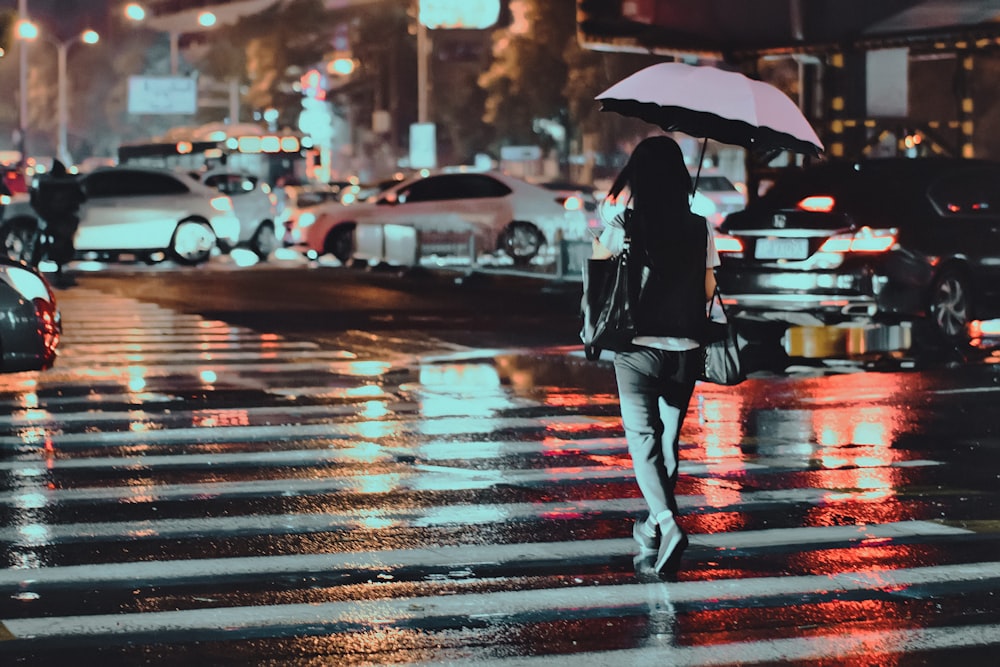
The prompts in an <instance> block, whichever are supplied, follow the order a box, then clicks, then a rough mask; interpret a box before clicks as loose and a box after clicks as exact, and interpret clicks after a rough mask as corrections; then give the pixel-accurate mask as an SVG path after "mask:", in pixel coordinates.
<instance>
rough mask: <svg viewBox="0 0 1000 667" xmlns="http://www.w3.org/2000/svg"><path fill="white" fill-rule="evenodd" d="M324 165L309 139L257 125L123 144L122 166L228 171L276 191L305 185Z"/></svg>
mask: <svg viewBox="0 0 1000 667" xmlns="http://www.w3.org/2000/svg"><path fill="white" fill-rule="evenodd" d="M318 160H319V152H318V151H317V150H315V149H313V148H312V147H311V145H310V141H309V138H308V137H303V136H302V135H300V134H295V133H289V132H284V133H281V132H268V131H267V130H266V129H264V128H262V127H258V126H256V125H252V124H248V123H241V124H234V125H224V124H220V123H210V124H209V125H203V126H198V127H177V128H174V129H172V130H170V131H169V132H167V133H166V134H164V135H162V136H160V137H157V138H154V139H150V140H147V141H140V142H132V143H126V144H122V145H121V146H120V147H119V148H118V163H119V164H131V165H141V166H151V167H165V168H168V169H184V170H186V171H198V170H201V169H206V168H214V167H220V166H225V167H226V169H229V170H232V171H237V172H242V173H247V174H251V175H253V176H256V177H258V178H260V179H261V180H263V181H264V182H265V183H268V184H269V185H271V186H272V187H274V186H279V187H280V186H284V185H292V184H296V183H305V182H308V181H309V180H310V175H311V172H312V171H313V170H314V168H315V165H316V164H317V163H318Z"/></svg>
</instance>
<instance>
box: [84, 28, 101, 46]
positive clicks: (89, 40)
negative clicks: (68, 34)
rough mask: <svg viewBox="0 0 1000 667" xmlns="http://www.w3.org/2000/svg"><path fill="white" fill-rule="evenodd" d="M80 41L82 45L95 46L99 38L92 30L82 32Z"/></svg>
mask: <svg viewBox="0 0 1000 667" xmlns="http://www.w3.org/2000/svg"><path fill="white" fill-rule="evenodd" d="M80 39H82V40H83V43H84V44H97V42H98V41H99V40H100V39H101V36H100V35H98V34H97V32H95V31H94V30H84V31H83V34H82V35H80Z"/></svg>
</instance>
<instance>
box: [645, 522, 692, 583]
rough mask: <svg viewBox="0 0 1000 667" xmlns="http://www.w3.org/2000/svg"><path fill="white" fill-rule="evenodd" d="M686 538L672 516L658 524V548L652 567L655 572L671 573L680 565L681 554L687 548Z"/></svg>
mask: <svg viewBox="0 0 1000 667" xmlns="http://www.w3.org/2000/svg"><path fill="white" fill-rule="evenodd" d="M687 545H688V538H687V535H685V534H684V531H683V530H681V527H680V526H678V525H677V522H676V521H674V518H673V517H670V518H669V519H668V520H666V521H664V522H663V523H661V524H660V548H659V551H658V552H657V555H656V563H654V564H653V569H654V570H656V573H657V574H660V575H663V574H671V573H673V572H676V571H677V568H678V567H679V566H680V561H681V554H682V553H684V549H686V548H687Z"/></svg>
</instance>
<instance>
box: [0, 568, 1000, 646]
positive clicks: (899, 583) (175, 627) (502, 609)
mask: <svg viewBox="0 0 1000 667" xmlns="http://www.w3.org/2000/svg"><path fill="white" fill-rule="evenodd" d="M998 572H1000V562H990V563H975V564H967V565H966V564H963V565H937V566H932V567H918V568H905V569H899V570H878V571H863V572H841V573H838V574H834V575H830V576H815V575H812V576H808V575H807V576H786V577H756V578H750V579H722V580H718V581H685V582H679V583H671V584H663V583H657V584H619V585H612V586H599V587H595V586H578V587H560V588H546V589H536V590H523V591H521V590H519V591H494V592H489V593H463V594H459V595H446V596H430V597H415V598H401V599H392V598H388V599H379V600H350V601H345V602H327V603H322V604H286V605H262V606H250V607H220V608H207V609H190V610H184V611H158V612H148V613H139V614H131V613H129V614H94V615H88V616H63V617H42V618H19V619H10V620H6V621H3V626H5V627H6V629H7V631H8V632H10V633H11V634H12V635H13V636H14V637H16V638H21V639H46V638H58V637H79V638H83V637H95V636H101V635H116V636H118V637H121V636H122V635H129V634H135V633H159V632H176V631H185V632H193V631H216V630H218V629H219V628H225V629H226V631H227V632H233V633H234V634H235V633H238V632H240V631H242V630H248V629H267V628H280V627H289V626H299V625H306V624H308V625H310V626H324V627H327V628H329V629H330V630H335V629H336V626H337V625H338V624H360V625H362V626H367V625H371V624H372V623H373V619H379V621H378V623H379V624H380V625H383V624H386V623H388V624H395V623H402V622H410V623H412V622H419V621H428V620H431V619H436V618H455V617H465V618H473V619H487V618H496V619H500V618H503V617H506V616H511V615H514V614H522V613H535V614H537V613H539V612H555V613H560V614H562V615H566V614H569V615H573V614H579V613H580V611H581V610H586V609H604V608H607V609H614V608H616V607H634V606H639V605H648V604H649V602H650V593H651V591H650V588H653V589H654V591H653V592H654V593H660V594H661V595H662V596H664V599H665V602H669V603H672V604H676V603H680V602H683V603H707V602H710V601H711V602H718V601H723V600H725V601H734V602H738V601H743V600H759V599H763V598H773V597H785V596H793V595H808V594H810V593H815V592H818V591H821V592H823V593H826V594H832V593H838V592H846V591H883V590H893V589H896V588H901V587H912V586H918V585H927V584H942V583H958V582H970V581H979V580H983V579H993V580H996V577H997V573H998ZM484 610H488V611H485V612H484ZM988 636H992V634H991V635H988ZM989 641H991V642H992V639H990V640H989Z"/></svg>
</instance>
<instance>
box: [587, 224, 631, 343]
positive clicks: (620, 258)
mask: <svg viewBox="0 0 1000 667" xmlns="http://www.w3.org/2000/svg"><path fill="white" fill-rule="evenodd" d="M628 221H629V212H628V211H626V215H625V223H626V224H625V247H624V249H623V250H622V251H621V253H620V254H618V255H615V256H614V257H611V258H609V259H588V260H587V263H586V264H585V265H584V267H583V301H582V303H581V310H582V315H583V328H582V329H581V330H580V339H581V340H582V341H583V349H584V353H585V354H586V356H587V358H588V359H591V360H593V359H597V358H598V357H600V356H601V350H611V351H613V352H623V351H625V350H630V349H632V347H633V345H632V339H633V338H635V336H636V325H635V317H634V308H633V298H634V294H635V293H634V292H633V290H632V288H631V284H630V281H631V280H632V278H631V277H630V275H629V245H630V239H629V236H628V234H629V225H628Z"/></svg>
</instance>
